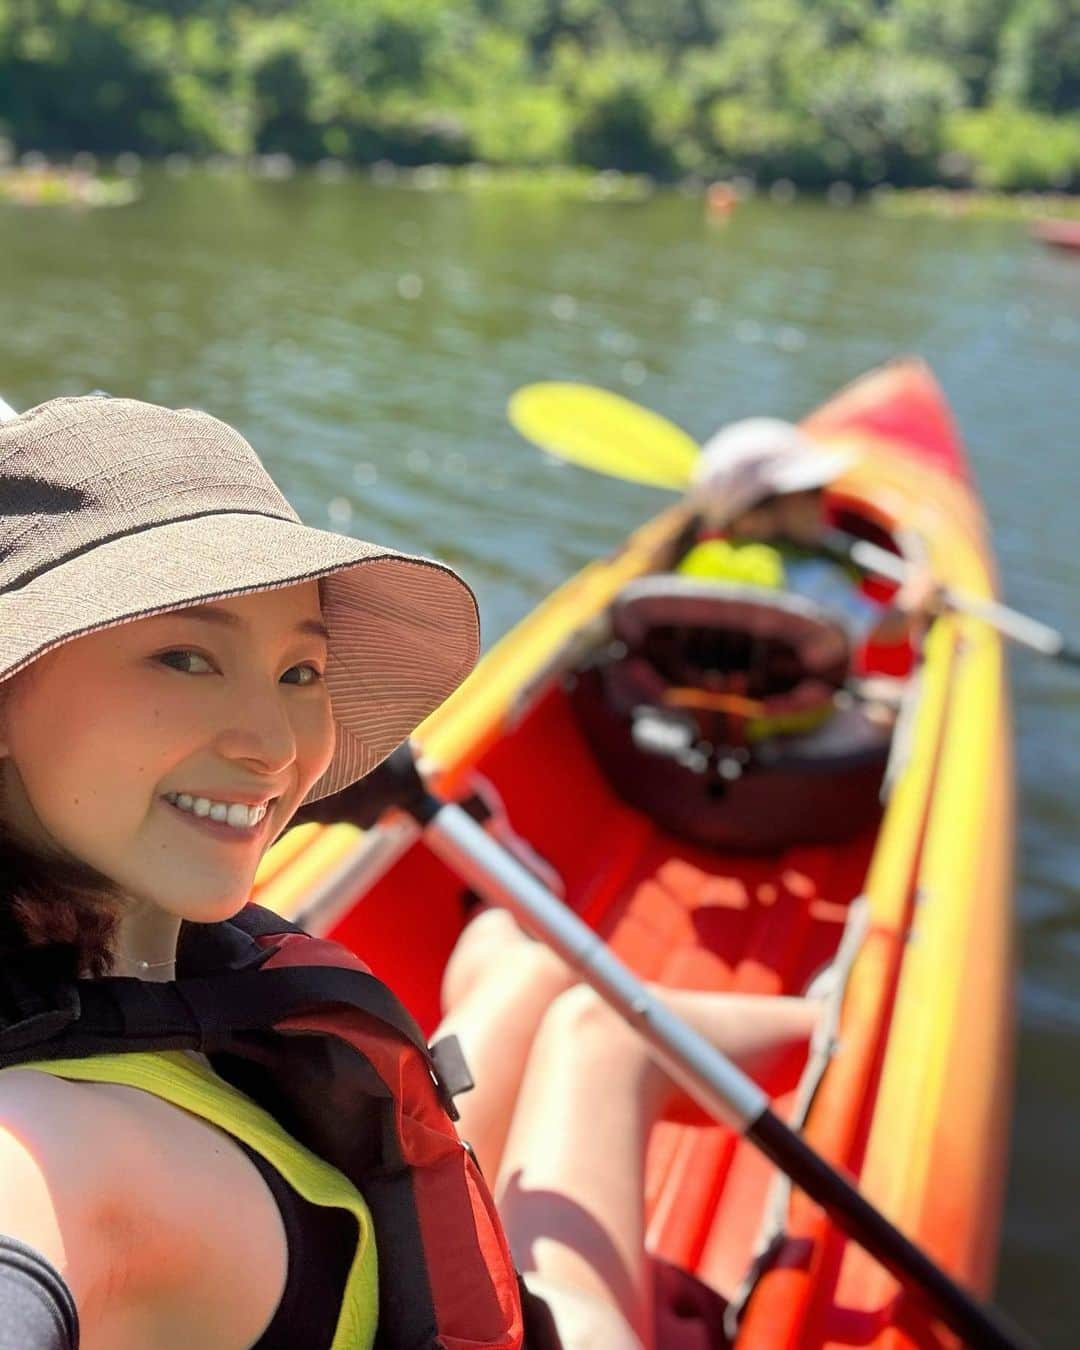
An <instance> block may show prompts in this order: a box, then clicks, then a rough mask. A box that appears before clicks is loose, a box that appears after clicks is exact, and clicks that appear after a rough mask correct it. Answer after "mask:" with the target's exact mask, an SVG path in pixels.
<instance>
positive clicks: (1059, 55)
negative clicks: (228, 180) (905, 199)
mask: <svg viewBox="0 0 1080 1350" xmlns="http://www.w3.org/2000/svg"><path fill="white" fill-rule="evenodd" d="M1078 109H1080V0H664V3H660V0H303V2H302V3H295V0H293V2H292V3H290V0H238V2H236V3H233V2H231V0H0V130H2V131H4V132H5V134H6V135H7V136H8V137H9V138H10V139H11V140H12V141H13V142H14V144H15V147H16V149H17V150H18V151H20V152H21V151H25V150H41V151H44V152H46V153H48V154H66V153H69V152H73V151H77V150H90V151H94V152H97V153H106V154H107V153H111V152H119V151H126V150H133V151H137V152H139V153H142V154H146V155H164V154H168V153H170V152H177V151H182V152H187V153H193V154H208V153H224V154H228V155H247V154H252V153H275V152H281V153H286V154H289V155H291V156H293V157H295V158H297V159H300V160H305V161H310V160H318V159H321V158H324V157H327V156H330V157H335V158H342V159H346V160H351V161H354V162H360V163H370V162H373V161H377V160H381V159H389V160H393V161H395V162H398V163H403V164H420V163H427V162H433V161H435V162H443V163H463V162H468V161H477V160H478V161H484V162H487V163H490V164H502V165H515V166H528V165H546V164H580V165H585V166H590V167H592V168H597V169H605V168H611V169H619V170H624V171H631V172H646V173H651V174H654V175H656V176H658V177H661V178H675V177H680V176H682V175H686V174H700V175H705V176H709V177H715V176H718V175H720V176H722V175H726V174H734V173H740V174H750V175H753V176H755V177H758V178H761V179H763V180H774V179H777V178H789V179H791V180H793V181H794V182H796V183H799V184H803V185H806V186H824V185H826V184H828V183H830V182H833V181H835V180H838V179H842V180H845V181H847V182H850V183H852V184H853V185H855V186H858V187H867V186H872V185H873V184H875V183H878V182H882V181H888V182H892V183H896V184H900V185H904V184H921V183H930V182H950V183H956V184H968V183H971V184H975V185H977V186H987V187H995V188H1005V189H1012V188H1040V187H1054V188H1065V189H1080V111H1078Z"/></svg>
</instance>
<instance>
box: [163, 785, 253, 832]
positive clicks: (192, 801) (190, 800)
mask: <svg viewBox="0 0 1080 1350" xmlns="http://www.w3.org/2000/svg"><path fill="white" fill-rule="evenodd" d="M165 800H166V801H169V802H172V804H173V805H174V806H176V807H179V809H180V810H181V811H190V812H191V813H192V814H193V815H196V816H209V817H210V819H211V820H216V821H219V822H221V823H222V824H224V825H231V826H232V827H233V829H236V830H250V829H252V828H253V827H254V826H256V825H258V823H259V821H260V820H262V818H263V817H264V816H265V815H266V811H267V804H262V805H259V806H249V805H248V804H247V803H246V802H215V801H211V800H210V798H209V797H193V796H192V795H191V793H190V792H179V793H177V792H166V793H165Z"/></svg>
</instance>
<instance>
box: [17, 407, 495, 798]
mask: <svg viewBox="0 0 1080 1350" xmlns="http://www.w3.org/2000/svg"><path fill="white" fill-rule="evenodd" d="M314 579H318V580H319V582H320V590H321V595H322V605H323V618H324V621H325V623H326V626H327V628H328V629H329V631H330V643H329V658H328V663H327V670H326V683H327V687H328V690H329V694H330V700H331V705H332V708H333V713H334V719H335V722H336V725H337V748H336V750H335V753H334V758H333V760H332V762H331V764H330V766H329V768H328V769H327V770H326V772H325V774H323V776H322V777H321V778H320V779H319V781H318V782H317V783H316V784H315V786H314V787H313V788H312V790H311V791H310V792H309V794H308V797H307V800H308V801H316V800H318V799H319V798H320V797H325V796H328V795H329V794H330V793H332V792H337V791H339V790H340V789H341V788H343V787H347V786H348V784H350V783H352V782H355V780H356V779H357V778H360V777H361V776H362V775H363V774H365V773H367V772H368V770H369V769H372V768H374V766H375V765H376V764H378V763H379V762H380V760H382V759H384V758H385V757H386V756H387V755H388V754H389V753H390V751H391V750H393V749H394V747H395V746H396V745H398V744H399V743H400V742H401V741H402V740H404V739H405V737H406V736H408V735H409V733H410V732H411V731H412V730H413V729H414V728H415V727H416V726H417V725H418V724H419V723H420V722H422V721H423V719H424V718H425V717H426V716H427V715H428V713H430V712H432V711H433V710H434V709H435V708H437V707H438V705H439V704H440V703H441V702H442V701H443V700H444V699H445V698H446V697H447V695H449V694H450V693H451V692H452V691H453V690H454V689H455V688H456V687H457V686H458V684H460V682H461V681H462V680H463V679H464V678H465V676H466V675H467V674H468V673H469V671H470V670H471V669H472V667H473V665H474V663H475V661H476V657H477V653H478V650H479V624H478V619H477V611H476V600H475V597H474V596H473V594H472V591H470V589H469V588H468V586H466V584H465V583H464V582H463V581H462V580H461V578H460V577H458V576H457V574H456V573H455V572H453V571H452V570H451V569H450V568H449V567H446V566H444V565H443V564H441V563H438V562H433V561H432V560H431V559H428V558H417V557H411V556H409V555H407V554H404V553H399V552H397V551H396V550H394V549H391V548H385V547H383V546H381V545H379V544H369V543H365V542H364V541H363V540H359V539H352V538H348V537H346V536H344V535H338V534H332V533H329V532H328V531H326V530H317V529H312V528H310V527H309V526H306V525H304V524H302V523H301V521H300V518H299V516H298V515H297V514H296V512H295V511H294V510H293V509H292V507H291V506H290V505H289V503H288V502H287V501H286V499H285V498H284V496H282V494H281V492H280V491H279V490H278V488H277V487H276V485H275V484H274V482H273V480H272V479H271V478H270V475H269V474H268V473H267V472H266V470H265V469H264V468H263V466H262V464H261V462H260V461H259V458H258V456H257V455H256V454H255V451H254V450H253V449H252V448H251V446H250V445H248V443H247V441H245V440H244V438H243V437H242V436H241V435H240V434H239V433H238V432H236V431H234V430H233V429H232V427H229V426H227V425H226V424H225V423H224V422H219V421H218V420H217V418H214V417H211V416H209V415H208V414H207V413H203V412H194V411H192V410H190V409H181V410H179V411H177V410H173V409H171V408H161V407H157V406H156V405H154V404H150V403H141V402H137V401H136V400H134V399H125V398H108V397H105V396H101V395H91V396H88V397H83V398H57V399H52V400H51V401H50V402H48V403H42V404H41V405H39V406H38V407H36V408H31V409H30V410H29V411H28V412H25V413H23V414H22V415H21V416H18V417H14V418H11V419H10V420H7V421H4V422H0V681H2V680H4V679H7V678H8V677H9V676H11V675H14V674H15V673H16V672H17V671H19V670H22V669H23V668H24V667H25V666H28V665H29V664H30V663H31V662H32V661H34V660H35V659H36V658H37V657H39V656H41V655H42V654H43V653H45V652H47V651H49V650H50V649H51V648H53V647H57V646H59V645H60V644H61V643H64V642H69V641H71V639H72V638H76V637H81V636H82V635H84V634H86V633H93V632H96V631H98V630H100V629H102V628H109V627H112V626H113V625H115V624H121V623H130V622H131V621H132V620H135V619H141V618H144V617H146V616H147V615H150V614H160V613H162V612H163V611H167V610H171V609H182V608H184V607H185V606H187V605H195V604H201V603H204V602H206V601H209V600H213V599H224V598H227V597H228V596H235V595H246V594H248V593H250V592H252V591H261V590H271V589H274V588H276V587H280V586H290V585H294V584H295V583H297V582H301V581H309V580H314Z"/></svg>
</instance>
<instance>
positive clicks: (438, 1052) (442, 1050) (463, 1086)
mask: <svg viewBox="0 0 1080 1350" xmlns="http://www.w3.org/2000/svg"><path fill="white" fill-rule="evenodd" d="M428 1053H429V1054H430V1055H431V1066H432V1077H433V1078H434V1080H435V1086H436V1087H437V1088H438V1090H439V1098H440V1100H441V1101H442V1104H443V1106H444V1107H445V1108H446V1112H447V1115H449V1117H450V1119H451V1120H459V1119H460V1116H461V1113H460V1112H459V1111H458V1109H457V1107H456V1106H455V1105H454V1098H455V1097H456V1096H457V1095H458V1093H459V1092H471V1091H472V1089H473V1088H474V1087H475V1086H476V1080H475V1079H474V1078H473V1076H472V1073H471V1072H470V1070H469V1065H468V1061H467V1060H466V1058H465V1051H464V1050H462V1048H461V1042H460V1041H459V1040H458V1038H457V1037H456V1036H444V1037H443V1038H442V1040H441V1041H436V1043H435V1044H434V1045H433V1046H431V1047H430V1048H429V1051H428Z"/></svg>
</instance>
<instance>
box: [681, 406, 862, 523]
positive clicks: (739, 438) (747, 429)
mask: <svg viewBox="0 0 1080 1350" xmlns="http://www.w3.org/2000/svg"><path fill="white" fill-rule="evenodd" d="M854 462H855V456H854V455H853V454H851V453H850V452H849V451H847V450H839V449H830V448H828V447H825V446H822V445H820V444H819V443H818V442H816V441H814V440H813V439H812V438H811V437H810V436H808V435H807V434H806V433H805V432H804V431H801V430H800V429H799V428H798V427H797V426H795V424H794V423H793V422H784V421H782V420H781V419H780V418H778V417H747V418H744V419H743V421H741V422H732V423H731V424H730V425H729V426H726V427H721V429H720V430H719V431H717V432H716V433H715V434H714V435H712V436H710V437H709V439H708V440H707V441H706V442H705V444H704V445H703V446H702V448H701V456H700V458H699V459H698V461H697V464H696V465H695V466H694V475H693V489H692V490H693V492H694V494H695V497H696V499H697V500H698V501H701V502H717V503H723V505H724V508H725V516H726V518H727V519H728V520H732V519H734V518H735V517H736V516H739V515H741V514H742V513H743V512H744V511H748V510H750V508H751V507H752V506H756V505H757V503H758V502H760V501H761V500H762V499H763V498H765V497H769V496H772V495H774V494H776V495H783V494H784V493H788V492H804V491H807V490H808V489H810V488H822V487H827V486H828V485H829V484H830V483H831V482H833V481H834V479H836V478H838V477H839V476H840V474H842V473H843V472H844V471H845V470H846V469H848V468H850V467H851V465H852V464H853V463H854Z"/></svg>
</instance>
